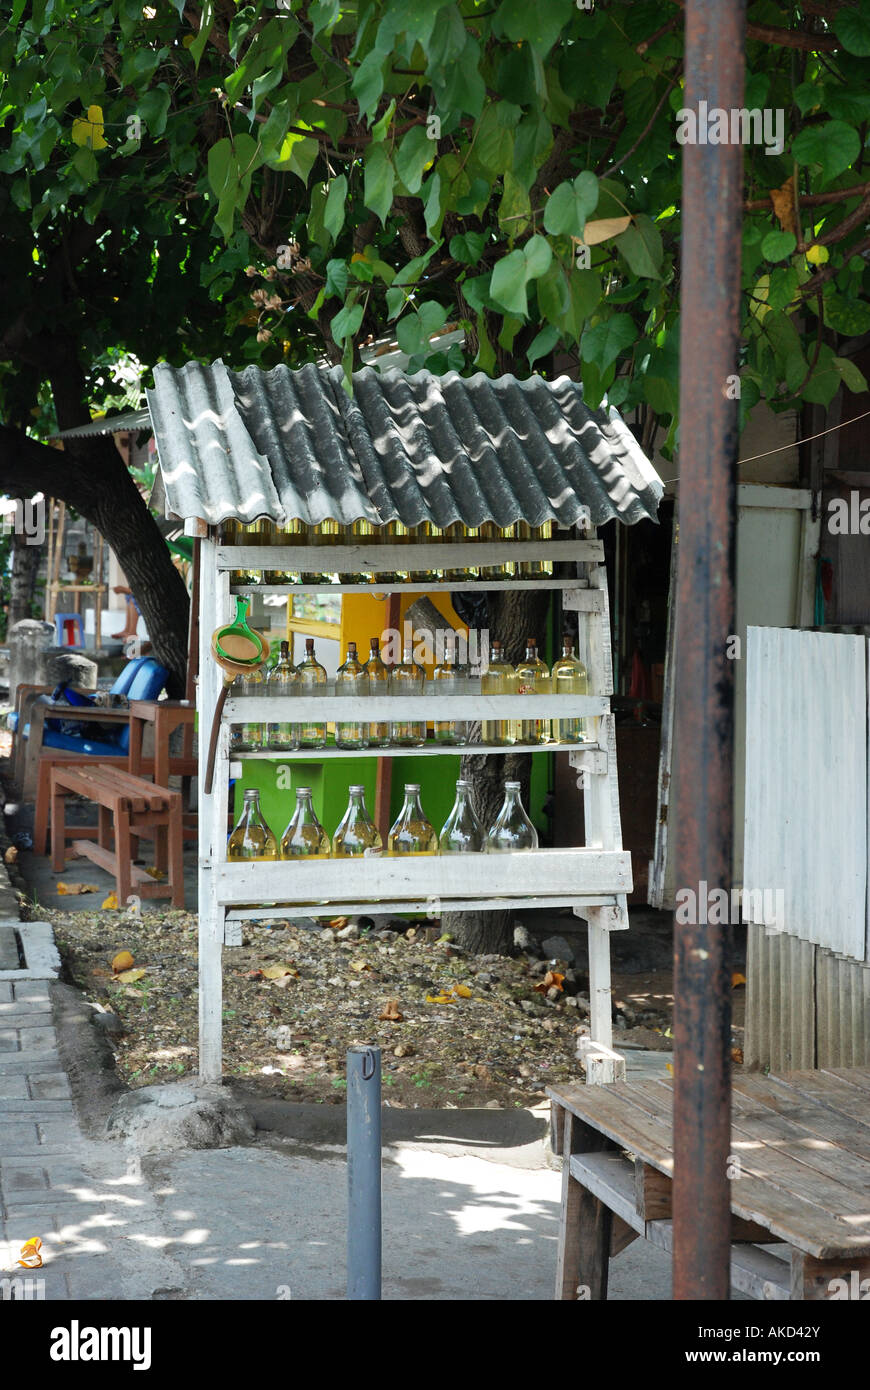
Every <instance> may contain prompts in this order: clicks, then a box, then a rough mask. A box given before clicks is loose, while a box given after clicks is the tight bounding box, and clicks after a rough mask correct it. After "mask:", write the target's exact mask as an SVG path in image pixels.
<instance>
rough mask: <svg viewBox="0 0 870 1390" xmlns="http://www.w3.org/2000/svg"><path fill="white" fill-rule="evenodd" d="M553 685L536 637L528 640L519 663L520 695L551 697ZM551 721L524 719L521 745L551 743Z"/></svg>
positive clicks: (518, 686)
mask: <svg viewBox="0 0 870 1390" xmlns="http://www.w3.org/2000/svg"><path fill="white" fill-rule="evenodd" d="M552 690H553V683H552V680H551V679H550V671H549V668H548V666H547V663H546V662H545V661H542V660H541V658H540V657H539V656H538V642H537V638H535V637H527V638H526V654H525V656H524V657H523V659H522V661H519V662H517V694H518V695H550V694H552ZM550 737H551V735H550V721H549V719H523V720H522V721H521V729H520V733H519V739H520V742H521V743H549V742H550Z"/></svg>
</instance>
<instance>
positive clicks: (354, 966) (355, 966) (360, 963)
mask: <svg viewBox="0 0 870 1390" xmlns="http://www.w3.org/2000/svg"><path fill="white" fill-rule="evenodd" d="M350 968H351V970H355V971H356V972H357V974H359V973H360V971H362V970H371V968H372V967H371V966H370V965H369V963H368V961H367V960H352V961H351V963H350Z"/></svg>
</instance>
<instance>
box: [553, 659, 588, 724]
mask: <svg viewBox="0 0 870 1390" xmlns="http://www.w3.org/2000/svg"><path fill="white" fill-rule="evenodd" d="M552 679H553V694H554V695H586V694H588V688H589V683H588V680H587V678H586V667H585V666H584V665H583V662H582V661H578V660H577V658H576V657H575V655H574V639H573V638H572V637H569V636H567V635H566V636H565V637H563V638H562V655H561V657H560V658H559V660H558V661H557V662H556V664H555V666H554V667H553V675H552ZM553 727H554V731H555V734H556V737H557V738H558V740H559V742H560V743H583V741H584V740H585V739H587V738H588V737H589V734H588V723H587V721H586V720H585V719H581V718H573V719H557V720H554V722H553Z"/></svg>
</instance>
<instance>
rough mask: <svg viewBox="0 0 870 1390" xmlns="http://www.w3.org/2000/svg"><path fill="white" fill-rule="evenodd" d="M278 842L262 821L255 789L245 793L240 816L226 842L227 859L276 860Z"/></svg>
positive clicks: (258, 798)
mask: <svg viewBox="0 0 870 1390" xmlns="http://www.w3.org/2000/svg"><path fill="white" fill-rule="evenodd" d="M277 858H278V841H277V840H276V839H275V836H274V835H273V834H272V832H271V830H270V829H269V827H268V825H267V824H266V822H265V821H264V819H263V813H262V811H261V810H260V793H259V792H258V791H257V789H256V787H251V788H249V789H248V790H247V791H246V792H245V797H244V804H243V806H242V814H241V816H240V817H239V819H238V821H237V823H236V825H235V827H234V828H233V830H232V833H231V834H230V837H229V839H228V840H227V859H277Z"/></svg>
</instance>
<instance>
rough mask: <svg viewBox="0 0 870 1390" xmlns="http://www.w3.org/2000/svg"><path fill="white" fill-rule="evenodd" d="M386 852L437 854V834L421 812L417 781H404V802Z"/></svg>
mask: <svg viewBox="0 0 870 1390" xmlns="http://www.w3.org/2000/svg"><path fill="white" fill-rule="evenodd" d="M387 845H388V849H387V853H388V854H437V853H438V836H437V835H436V834H435V831H434V829H433V827H432V826H431V825H430V823H429V821H427V819H426V817H425V815H424V814H423V808H422V806H421V805H420V784H419V782H406V783H405V804H404V805H403V807H402V809H401V811H400V812H399V814H398V816H397V818H396V820H395V822H394V824H393V825H392V826H391V827H390V834H389V838H388V840H387Z"/></svg>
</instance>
